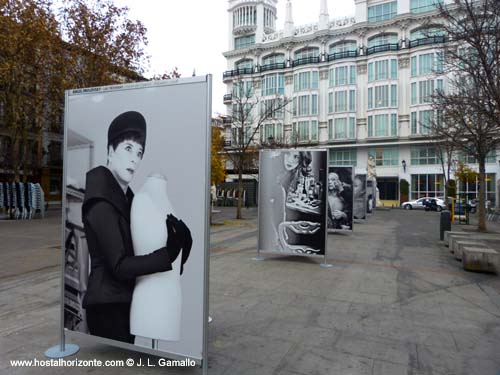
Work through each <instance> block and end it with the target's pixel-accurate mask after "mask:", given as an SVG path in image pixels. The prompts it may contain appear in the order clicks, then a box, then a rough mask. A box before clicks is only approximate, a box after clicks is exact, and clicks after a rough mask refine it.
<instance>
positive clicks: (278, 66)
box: [259, 62, 286, 72]
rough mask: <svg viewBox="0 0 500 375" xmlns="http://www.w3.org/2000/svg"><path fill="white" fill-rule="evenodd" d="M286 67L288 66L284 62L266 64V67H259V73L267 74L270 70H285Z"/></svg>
mask: <svg viewBox="0 0 500 375" xmlns="http://www.w3.org/2000/svg"><path fill="white" fill-rule="evenodd" d="M285 66H286V64H285V63H284V62H282V63H274V64H266V65H261V66H260V67H259V71H260V72H266V71H268V70H276V69H285Z"/></svg>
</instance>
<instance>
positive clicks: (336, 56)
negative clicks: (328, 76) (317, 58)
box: [327, 51, 358, 61]
mask: <svg viewBox="0 0 500 375" xmlns="http://www.w3.org/2000/svg"><path fill="white" fill-rule="evenodd" d="M357 56H358V51H344V52H336V53H331V54H329V55H328V58H327V60H328V61H334V60H339V59H346V58H348V57H357Z"/></svg>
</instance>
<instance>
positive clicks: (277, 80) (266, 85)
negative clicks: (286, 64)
mask: <svg viewBox="0 0 500 375" xmlns="http://www.w3.org/2000/svg"><path fill="white" fill-rule="evenodd" d="M284 93H285V75H284V74H283V73H277V74H266V75H265V76H264V77H262V95H263V96H266V95H283V94H284Z"/></svg>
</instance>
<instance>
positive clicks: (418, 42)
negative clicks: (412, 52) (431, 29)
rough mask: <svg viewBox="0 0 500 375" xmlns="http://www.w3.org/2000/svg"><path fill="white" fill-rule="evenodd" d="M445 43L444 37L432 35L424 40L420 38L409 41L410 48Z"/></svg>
mask: <svg viewBox="0 0 500 375" xmlns="http://www.w3.org/2000/svg"><path fill="white" fill-rule="evenodd" d="M444 42H446V37H445V36H444V35H434V36H429V37H426V38H420V39H416V40H411V41H410V48H413V47H418V46H426V45H428V44H435V43H444Z"/></svg>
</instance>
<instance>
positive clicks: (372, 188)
mask: <svg viewBox="0 0 500 375" xmlns="http://www.w3.org/2000/svg"><path fill="white" fill-rule="evenodd" d="M376 199H377V185H376V182H375V180H373V179H367V180H366V213H367V214H373V213H375V207H376V206H375V205H376Z"/></svg>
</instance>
